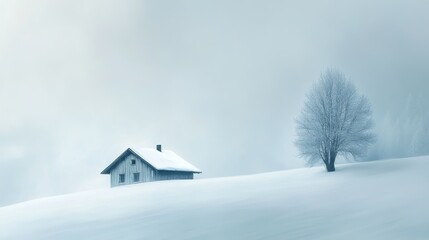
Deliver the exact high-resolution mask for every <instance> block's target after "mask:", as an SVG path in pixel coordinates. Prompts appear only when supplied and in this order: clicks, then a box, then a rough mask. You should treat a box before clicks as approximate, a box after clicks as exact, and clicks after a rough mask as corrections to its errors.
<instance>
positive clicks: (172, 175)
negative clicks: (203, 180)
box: [155, 171, 194, 181]
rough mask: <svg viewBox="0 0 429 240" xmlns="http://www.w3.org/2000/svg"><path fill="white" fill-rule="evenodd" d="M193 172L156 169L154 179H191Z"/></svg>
mask: <svg viewBox="0 0 429 240" xmlns="http://www.w3.org/2000/svg"><path fill="white" fill-rule="evenodd" d="M193 178H194V174H193V173H192V172H181V171H157V173H156V176H155V179H156V181H162V180H173V179H193Z"/></svg>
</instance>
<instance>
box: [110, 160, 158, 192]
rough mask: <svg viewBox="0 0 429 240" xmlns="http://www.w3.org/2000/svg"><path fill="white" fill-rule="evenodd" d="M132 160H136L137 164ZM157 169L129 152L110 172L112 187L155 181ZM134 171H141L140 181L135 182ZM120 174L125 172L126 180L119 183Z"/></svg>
mask: <svg viewBox="0 0 429 240" xmlns="http://www.w3.org/2000/svg"><path fill="white" fill-rule="evenodd" d="M131 160H136V164H134V165H133V164H131ZM155 172H156V170H155V169H154V168H152V167H151V166H150V165H148V164H146V163H144V162H143V161H141V160H140V159H139V158H138V157H136V156H134V155H133V154H128V155H127V156H126V157H124V159H123V160H122V161H120V162H119V163H118V164H117V165H116V166H115V167H113V168H112V171H111V172H110V185H111V186H112V187H115V186H119V185H127V184H134V183H141V182H150V181H153V179H154V176H155ZM134 173H140V181H138V182H134V176H133V175H134ZM119 174H125V182H123V183H119Z"/></svg>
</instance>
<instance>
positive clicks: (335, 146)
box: [295, 69, 375, 172]
mask: <svg viewBox="0 0 429 240" xmlns="http://www.w3.org/2000/svg"><path fill="white" fill-rule="evenodd" d="M297 125H298V126H297V136H298V137H297V140H296V141H295V144H296V145H297V147H298V149H299V151H300V154H301V156H303V157H305V158H306V160H307V162H308V164H310V165H313V164H315V163H316V162H318V161H320V160H323V162H324V163H325V165H326V170H327V171H328V172H332V171H335V159H336V157H337V156H338V155H342V156H344V157H346V158H347V157H349V156H352V157H353V158H355V159H356V158H357V157H361V156H363V155H364V154H365V152H366V149H367V148H368V146H370V144H371V143H373V142H374V140H375V136H374V135H373V134H372V132H371V130H372V126H373V123H372V112H371V106H370V104H369V102H368V100H367V99H366V98H365V97H364V96H363V95H360V94H358V92H357V90H356V87H355V86H354V85H353V84H352V83H351V82H350V81H348V80H346V78H345V76H344V74H342V73H341V72H340V71H337V70H332V69H328V70H326V71H325V72H324V73H323V74H322V75H321V76H320V80H319V81H318V82H316V83H315V85H314V86H313V89H312V90H311V91H310V93H309V94H308V95H307V100H306V102H305V105H304V109H303V110H302V112H301V115H300V117H299V119H298V120H297Z"/></svg>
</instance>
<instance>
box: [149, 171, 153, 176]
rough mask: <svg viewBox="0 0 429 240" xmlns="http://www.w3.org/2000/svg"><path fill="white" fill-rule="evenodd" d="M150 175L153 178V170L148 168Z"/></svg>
mask: <svg viewBox="0 0 429 240" xmlns="http://www.w3.org/2000/svg"><path fill="white" fill-rule="evenodd" d="M150 176H151V177H152V178H153V170H150Z"/></svg>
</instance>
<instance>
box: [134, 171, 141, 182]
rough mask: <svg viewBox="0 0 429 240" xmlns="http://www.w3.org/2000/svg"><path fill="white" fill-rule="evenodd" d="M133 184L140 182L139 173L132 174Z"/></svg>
mask: <svg viewBox="0 0 429 240" xmlns="http://www.w3.org/2000/svg"><path fill="white" fill-rule="evenodd" d="M134 182H140V173H134Z"/></svg>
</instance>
